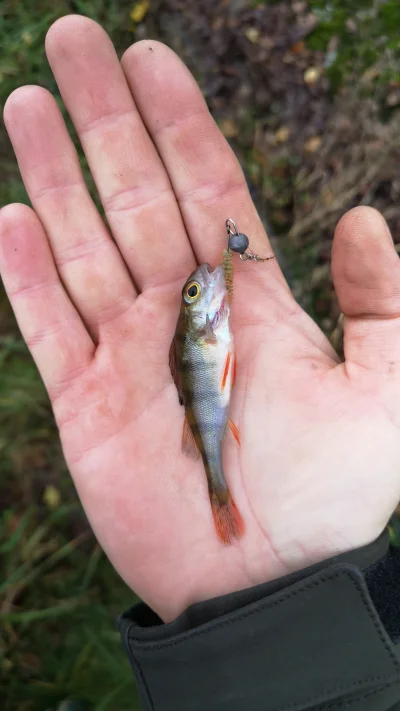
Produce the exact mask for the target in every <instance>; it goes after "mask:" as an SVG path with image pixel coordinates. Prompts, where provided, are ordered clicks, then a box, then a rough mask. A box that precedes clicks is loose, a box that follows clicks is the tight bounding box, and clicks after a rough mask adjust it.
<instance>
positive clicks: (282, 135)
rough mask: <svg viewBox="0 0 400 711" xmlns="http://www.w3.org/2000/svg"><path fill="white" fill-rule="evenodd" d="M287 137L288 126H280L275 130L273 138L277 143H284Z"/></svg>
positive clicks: (288, 134) (288, 133) (288, 132)
mask: <svg viewBox="0 0 400 711" xmlns="http://www.w3.org/2000/svg"><path fill="white" fill-rule="evenodd" d="M289 137H290V128H288V127H287V126H281V127H280V128H278V130H277V131H275V140H276V141H278V143H286V141H287V140H288V139H289Z"/></svg>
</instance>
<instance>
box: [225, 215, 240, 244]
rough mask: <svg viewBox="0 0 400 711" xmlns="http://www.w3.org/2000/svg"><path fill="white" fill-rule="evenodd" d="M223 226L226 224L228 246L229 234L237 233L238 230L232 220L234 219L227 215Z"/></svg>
mask: <svg viewBox="0 0 400 711" xmlns="http://www.w3.org/2000/svg"><path fill="white" fill-rule="evenodd" d="M232 225H233V229H232ZM225 226H226V231H227V233H228V247H229V235H238V234H239V232H238V228H237V227H236V223H235V222H234V220H232V218H231V217H228V219H227V220H226V222H225Z"/></svg>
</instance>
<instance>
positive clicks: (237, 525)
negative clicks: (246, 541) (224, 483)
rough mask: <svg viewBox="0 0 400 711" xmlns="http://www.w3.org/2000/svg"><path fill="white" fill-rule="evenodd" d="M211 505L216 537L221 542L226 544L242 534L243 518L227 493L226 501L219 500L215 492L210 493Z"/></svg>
mask: <svg viewBox="0 0 400 711" xmlns="http://www.w3.org/2000/svg"><path fill="white" fill-rule="evenodd" d="M211 507H212V513H213V517H214V523H215V528H216V531H217V534H218V538H219V539H220V541H221V542H222V543H224V544H225V545H227V544H228V543H231V541H232V539H233V538H240V537H241V536H242V535H243V533H244V523H243V519H242V517H241V515H240V513H239V511H238V509H237V507H236V504H235V502H234V501H233V499H232V497H231V495H230V494H229V493H228V499H227V501H221V500H220V499H219V498H218V495H217V494H212V495H211Z"/></svg>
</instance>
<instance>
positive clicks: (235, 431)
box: [228, 418, 240, 447]
mask: <svg viewBox="0 0 400 711" xmlns="http://www.w3.org/2000/svg"><path fill="white" fill-rule="evenodd" d="M228 425H229V429H230V431H231V432H232V434H233V436H234V438H235V440H236V442H237V443H238V445H239V447H240V432H239V430H238V428H237V427H236V425H235V423H234V422H233V420H231V419H230V418H229V420H228Z"/></svg>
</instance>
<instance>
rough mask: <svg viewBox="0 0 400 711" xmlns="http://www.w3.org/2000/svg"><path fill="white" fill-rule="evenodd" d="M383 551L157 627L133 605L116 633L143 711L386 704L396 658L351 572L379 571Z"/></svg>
mask: <svg viewBox="0 0 400 711" xmlns="http://www.w3.org/2000/svg"><path fill="white" fill-rule="evenodd" d="M385 550H387V536H386V535H385V536H381V537H380V539H378V541H376V542H375V543H374V544H372V545H371V546H366V547H364V548H362V549H359V550H358V551H353V552H352V553H349V554H345V555H343V556H338V557H336V558H334V559H331V560H330V561H325V563H321V564H318V565H316V566H312V567H311V568H308V569H307V570H303V571H299V572H298V573H295V574H293V575H290V576H286V577H285V578H281V579H279V580H277V581H271V582H269V583H266V584H264V585H260V586H257V587H256V588H252V589H250V590H244V591H239V592H237V593H233V594H232V595H225V596H223V597H221V598H216V599H214V600H209V601H206V602H204V603H199V604H197V605H193V606H192V607H191V608H189V609H188V610H187V611H186V612H185V613H184V614H183V615H181V616H180V617H179V618H178V619H177V620H175V621H174V622H172V623H170V624H166V625H163V624H162V623H161V621H160V620H159V618H157V616H156V615H155V614H154V613H153V612H152V611H151V610H150V609H149V608H147V607H146V606H145V605H143V604H142V603H140V604H139V605H136V606H135V607H134V608H132V609H131V610H129V611H128V612H126V613H124V615H122V617H121V618H120V619H119V626H120V631H121V634H122V637H123V640H124V644H125V647H126V650H127V652H128V656H129V659H130V662H131V664H132V667H133V669H134V672H135V676H136V681H137V684H138V688H139V693H140V696H141V700H142V704H143V709H144V710H145V711H150V710H151V711H164V710H165V709H171V710H172V709H173V711H205V710H206V709H207V711H217V710H218V711H228V710H229V711H243V710H244V709H245V710H246V711H253V709H254V711H255V710H256V709H257V711H260V709H262V710H263V711H296V710H297V709H298V710H299V711H300V709H301V710H303V709H308V708H318V709H320V708H321V709H322V708H323V709H325V708H326V709H328V708H332V709H333V708H339V707H338V706H337V704H338V703H339V700H340V703H344V702H347V701H348V700H350V699H352V700H353V702H354V703H358V702H357V701H356V699H359V700H360V704H361V705H360V706H359V707H358V706H354V705H352V706H351V707H352V708H360V709H369V708H371V709H376V708H380V707H378V706H377V696H378V695H380V696H382V695H385V698H386V697H387V699H388V700H389V702H391V703H394V702H395V701H396V699H397V698H398V693H399V691H398V685H399V682H400V665H399V660H398V658H397V654H396V650H395V647H394V645H393V644H392V641H391V640H390V638H389V635H388V634H387V632H386V630H385V629H384V626H383V625H382V622H381V619H380V617H379V615H378V613H377V611H376V609H375V606H374V604H373V602H372V599H371V596H370V593H369V591H368V587H367V584H366V581H365V577H364V575H363V573H362V572H361V570H360V568H364V569H365V568H368V570H370V571H372V570H373V568H374V566H379V563H378V559H379V558H381V556H382V554H383V553H384V551H385ZM356 562H357V563H358V566H357V565H356ZM367 575H368V573H367ZM369 699H371V706H370V705H369ZM374 704H375V705H374ZM384 708H387V707H386V706H385V707H384Z"/></svg>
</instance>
